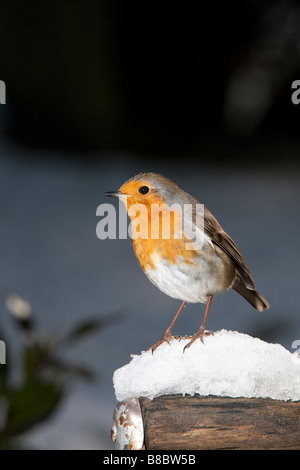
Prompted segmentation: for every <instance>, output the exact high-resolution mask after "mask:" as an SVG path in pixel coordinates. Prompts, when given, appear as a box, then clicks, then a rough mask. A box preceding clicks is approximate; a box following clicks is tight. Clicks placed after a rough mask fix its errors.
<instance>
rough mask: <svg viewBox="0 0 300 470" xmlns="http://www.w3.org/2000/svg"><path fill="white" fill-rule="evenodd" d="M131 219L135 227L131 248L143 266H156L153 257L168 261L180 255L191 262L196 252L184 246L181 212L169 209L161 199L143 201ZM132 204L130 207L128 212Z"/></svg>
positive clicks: (172, 262)
mask: <svg viewBox="0 0 300 470" xmlns="http://www.w3.org/2000/svg"><path fill="white" fill-rule="evenodd" d="M144 207H145V209H146V210H145V211H144V210H141V211H139V213H138V215H137V216H136V218H133V217H132V214H131V221H132V227H133V231H134V235H135V236H134V237H133V239H132V244H133V249H134V252H135V254H136V257H137V259H138V261H139V264H140V265H141V267H142V269H143V270H144V271H145V272H146V271H147V270H148V269H156V266H155V263H154V259H157V258H160V259H162V260H165V261H167V262H168V263H170V264H175V263H176V262H177V261H178V260H179V259H180V260H183V259H184V260H185V262H186V263H191V262H192V261H193V260H194V259H195V258H196V256H197V252H196V251H195V250H187V249H186V245H187V243H188V241H189V240H188V239H187V237H186V236H185V234H184V233H183V231H182V213H181V212H179V211H175V210H170V208H168V206H166V205H165V204H163V203H157V202H156V203H154V204H151V205H148V204H147V205H145V206H144ZM131 208H132V206H131V207H130V208H129V215H130V213H131V210H130V209H131Z"/></svg>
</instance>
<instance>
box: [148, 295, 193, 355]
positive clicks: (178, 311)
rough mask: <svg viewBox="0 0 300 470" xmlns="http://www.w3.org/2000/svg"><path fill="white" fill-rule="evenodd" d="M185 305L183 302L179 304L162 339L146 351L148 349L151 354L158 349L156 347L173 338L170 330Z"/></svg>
mask: <svg viewBox="0 0 300 470" xmlns="http://www.w3.org/2000/svg"><path fill="white" fill-rule="evenodd" d="M185 304H186V302H185V301H183V302H181V304H180V307H179V309H178V310H177V312H176V313H175V316H174V318H173V320H172V321H171V323H170V325H169V326H168V328H167V329H166V331H165V332H164V334H163V337H162V338H161V339H159V340H158V341H157V342H156V343H154V344H153V346H150V348H148V351H149V350H150V349H152V354H153V352H154V351H155V349H156V348H158V346H160V345H161V344H162V343H164V342H165V341H167V342H168V343H169V342H170V340H171V339H172V338H173V336H172V335H171V330H172V328H173V326H174V323H175V322H176V320H177V318H178V317H179V314H180V312H181V310H182V309H183V307H184V306H185Z"/></svg>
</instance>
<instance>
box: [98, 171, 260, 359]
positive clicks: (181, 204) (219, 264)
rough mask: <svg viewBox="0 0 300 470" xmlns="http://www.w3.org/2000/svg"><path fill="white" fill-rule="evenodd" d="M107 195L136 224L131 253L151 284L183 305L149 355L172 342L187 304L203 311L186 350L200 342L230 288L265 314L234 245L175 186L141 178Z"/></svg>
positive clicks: (142, 175) (211, 218)
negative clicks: (214, 305) (213, 307)
mask: <svg viewBox="0 0 300 470" xmlns="http://www.w3.org/2000/svg"><path fill="white" fill-rule="evenodd" d="M105 195H107V196H111V197H116V198H119V199H121V200H122V201H123V202H124V203H125V204H126V207H127V211H128V215H129V217H130V219H131V222H132V224H133V222H134V221H137V220H138V225H139V227H138V226H136V227H135V236H134V237H132V243H133V249H134V252H135V255H136V257H137V259H138V262H139V264H140V266H141V267H142V269H143V271H144V272H145V274H146V275H147V276H148V278H149V279H150V281H151V282H152V283H153V284H154V285H155V286H156V287H158V289H160V290H161V291H162V292H164V293H165V294H167V295H169V296H170V297H173V298H175V299H179V300H181V301H182V302H181V305H180V307H179V309H178V311H177V312H176V314H175V316H174V318H173V320H172V322H171V324H170V325H169V327H168V328H167V329H166V331H165V333H164V335H163V337H162V338H161V339H160V340H159V341H157V342H156V343H155V344H154V345H153V346H151V348H152V352H153V351H154V350H155V349H156V348H157V347H158V346H159V345H160V344H162V343H163V342H164V341H170V339H171V338H172V335H171V330H172V327H173V325H174V323H175V321H176V319H177V318H178V316H179V314H180V312H181V310H182V309H183V307H184V306H185V304H186V303H187V302H191V303H196V302H200V303H206V307H205V312H204V317H203V321H202V323H201V326H200V328H199V330H198V331H197V333H196V334H195V335H193V336H192V337H191V341H190V342H189V343H188V344H187V345H186V346H185V349H186V348H188V347H190V346H191V344H192V343H193V342H194V341H195V340H196V339H197V338H200V339H201V341H202V342H203V335H204V334H205V333H204V326H205V321H206V317H207V314H208V310H209V306H210V303H211V300H212V298H213V296H214V295H216V294H220V293H222V292H224V291H226V290H227V289H229V288H233V289H234V290H235V291H236V292H238V293H239V294H240V295H242V296H243V297H244V298H245V299H246V300H248V302H250V304H251V305H252V306H253V307H254V308H255V309H256V310H258V311H260V312H261V311H262V310H264V309H267V308H269V304H268V302H267V301H266V300H265V299H264V298H263V296H262V295H261V294H260V293H259V292H257V290H256V288H255V284H254V281H253V278H252V276H251V274H250V271H249V269H248V267H247V265H246V263H245V261H244V259H243V257H242V255H241V254H240V252H239V250H238V248H237V246H236V244H235V243H234V241H233V240H232V239H231V238H230V237H229V235H227V233H225V232H224V230H223V229H222V227H221V225H220V224H219V223H218V222H217V220H216V219H215V217H214V216H213V215H212V214H211V213H210V212H209V210H207V209H206V208H205V207H204V206H203V205H202V204H200V203H199V202H198V201H197V200H196V199H195V198H194V197H193V196H191V195H190V194H188V193H186V192H185V191H183V190H182V189H181V188H179V187H178V186H177V185H176V184H175V183H173V181H171V180H169V179H167V178H165V177H164V176H162V175H159V174H156V173H140V174H138V175H136V176H133V177H132V178H130V179H129V180H127V181H126V182H125V183H124V184H123V185H122V186H121V187H120V189H119V190H118V191H112V192H106V193H105ZM144 209H145V210H144ZM185 214H188V215H189V216H190V223H189V224H185V223H183V215H185ZM192 237H194V242H193V245H192V248H191V245H190V241H191V240H192ZM149 349H150V348H149Z"/></svg>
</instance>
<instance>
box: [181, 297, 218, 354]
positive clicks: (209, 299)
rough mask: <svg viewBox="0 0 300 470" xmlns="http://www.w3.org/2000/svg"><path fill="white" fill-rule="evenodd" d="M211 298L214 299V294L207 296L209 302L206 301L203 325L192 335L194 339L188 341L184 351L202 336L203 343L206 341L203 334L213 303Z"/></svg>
mask: <svg viewBox="0 0 300 470" xmlns="http://www.w3.org/2000/svg"><path fill="white" fill-rule="evenodd" d="M211 299H212V295H209V296H208V298H207V302H206V307H205V312H204V316H203V320H202V323H201V326H200V328H199V330H198V331H197V333H196V334H195V335H194V336H192V339H191V341H190V342H189V343H187V344H186V345H185V346H184V348H183V352H184V351H185V350H186V349H188V348H189V347H190V346H191V345H192V344H193V342H194V341H196V339H198V338H200V339H201V341H202V343H204V341H203V336H204V326H205V322H206V317H207V314H208V310H209V306H210V303H211Z"/></svg>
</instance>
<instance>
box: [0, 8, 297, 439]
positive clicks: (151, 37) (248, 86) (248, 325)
mask: <svg viewBox="0 0 300 470" xmlns="http://www.w3.org/2000/svg"><path fill="white" fill-rule="evenodd" d="M0 24H1V29H0V51H1V61H0V80H3V81H4V82H5V84H6V104H5V105H0V139H1V140H0V218H1V224H0V253H1V255H0V258H1V272H0V283H1V284H0V290H1V289H2V290H3V293H4V292H5V291H6V289H10V290H15V291H17V292H19V293H20V294H22V295H24V296H25V297H26V298H27V299H29V301H30V302H31V303H32V305H33V309H34V311H35V312H36V317H37V322H38V324H39V328H40V333H41V334H49V332H53V335H56V336H59V335H60V334H62V333H63V332H65V331H67V330H68V328H70V327H72V325H73V323H74V322H75V321H79V320H82V319H85V318H87V317H88V316H93V318H95V317H96V318H100V319H101V318H105V319H107V318H108V317H109V316H110V315H112V316H114V315H116V313H117V317H118V320H117V321H115V322H112V323H109V324H108V326H107V327H106V328H104V329H103V331H102V330H100V331H98V332H96V333H95V335H94V336H93V337H91V338H90V339H86V340H85V341H84V342H83V344H82V346H80V347H79V348H77V349H76V351H73V352H69V353H67V356H68V354H70V358H71V359H76V360H81V361H83V363H84V364H86V365H87V366H88V367H91V368H92V369H93V370H94V371H95V372H96V374H97V375H98V376H99V377H98V380H97V381H96V383H93V384H85V383H84V384H83V383H78V384H77V383H76V385H74V386H73V388H72V389H71V391H70V394H69V398H68V400H67V399H66V400H64V403H63V405H61V406H60V407H59V409H58V411H57V412H56V413H55V414H54V415H53V416H51V418H49V420H47V422H44V423H43V424H41V425H40V426H38V427H35V428H33V429H32V430H31V431H30V432H28V433H27V434H26V435H25V441H24V442H25V444H24V445H25V446H28V447H35V448H109V446H111V443H110V440H109V429H110V425H111V420H112V411H113V407H114V406H115V403H116V402H115V399H114V391H113V386H112V374H113V371H114V370H115V369H116V368H117V367H120V366H122V365H123V364H125V363H127V362H128V361H129V360H130V356H129V355H130V354H131V353H134V354H138V353H139V352H140V351H141V350H142V349H146V348H147V347H148V346H149V345H150V344H152V343H153V342H154V341H156V340H157V339H158V338H159V337H160V336H161V335H162V333H163V331H164V329H165V327H166V326H167V325H168V323H169V321H170V319H171V317H172V315H173V314H174V312H175V310H176V308H177V303H176V301H174V300H172V299H169V298H168V297H166V296H165V295H164V294H162V293H160V292H159V291H158V290H157V289H155V287H154V286H152V285H151V284H150V283H149V281H148V280H147V278H146V277H145V276H144V275H143V274H142V272H141V270H140V268H139V267H138V264H137V262H136V260H135V258H134V255H133V253H132V249H131V246H130V241H129V240H105V241H100V240H98V239H97V237H96V232H95V229H96V224H97V221H98V220H97V218H96V208H97V206H98V205H99V204H101V203H102V202H111V201H105V198H104V196H103V193H104V191H107V190H115V189H118V187H119V186H120V185H121V184H122V183H123V182H124V181H125V180H126V179H127V178H129V177H130V176H132V175H133V174H135V173H138V172H140V171H155V172H160V173H163V174H164V175H165V176H168V177H170V178H171V179H173V180H174V181H176V182H177V183H178V184H179V185H180V186H181V187H183V189H185V190H187V191H189V192H191V193H192V194H193V195H194V196H195V197H197V198H198V199H199V200H200V201H201V202H203V203H204V204H205V205H206V206H207V207H208V208H209V209H210V210H211V211H212V212H213V213H214V215H215V216H216V217H217V218H218V220H219V222H220V223H221V224H222V225H223V227H224V229H225V230H226V231H227V232H228V233H229V234H230V235H231V236H232V237H233V239H234V240H235V241H236V243H237V244H238V246H239V248H240V249H241V252H242V254H243V255H244V256H245V258H246V261H247V262H248V264H249V267H250V269H251V271H252V273H253V276H254V278H255V280H256V284H257V288H258V290H259V291H261V292H262V294H263V295H264V296H265V297H266V298H267V299H268V301H269V302H270V304H271V308H270V310H269V311H268V312H264V313H262V314H258V313H256V312H255V311H254V310H252V309H251V307H250V306H249V305H248V304H247V303H246V302H245V301H244V300H243V299H241V298H239V297H238V296H237V295H236V294H234V293H233V292H230V293H226V294H224V296H220V297H219V298H217V299H215V300H214V305H213V308H212V309H211V312H210V316H209V318H208V322H207V327H208V328H211V329H220V328H227V329H236V330H238V331H241V332H244V333H248V334H252V335H255V336H258V337H260V338H262V339H264V340H267V341H271V342H279V343H281V344H283V345H284V346H285V347H286V348H287V349H289V350H290V351H292V352H293V349H292V342H293V341H294V340H297V339H299V337H300V317H299V296H298V290H299V287H298V286H299V281H298V272H299V254H300V250H299V243H298V233H299V229H300V218H299V202H300V198H299V196H300V186H299V182H300V166H299V156H300V138H299V137H300V134H299V125H300V105H299V106H297V105H294V104H293V103H292V100H291V96H292V93H293V91H294V90H292V82H293V81H294V80H297V79H300V7H299V4H298V3H297V2H295V1H280V0H278V1H264V2H260V1H259V0H252V1H250V0H248V1H244V2H241V3H240V4H238V3H236V2H226V3H224V2H223V3H221V2H220V4H215V3H211V4H208V5H207V4H206V5H203V4H192V3H185V4H182V3H178V4H174V3H172V4H171V3H170V4H162V2H157V3H156V2H142V3H141V2H131V1H129V2H118V1H113V0H111V1H108V0H102V1H99V0H90V1H88V2H87V1H85V2H83V1H79V0H74V1H72V2H71V1H66V0H60V1H57V0H52V1H51V2H50V1H44V2H38V1H36V0H32V1H29V2H21V1H20V0H10V1H9V2H7V1H4V0H1V1H0ZM3 295H4V294H3ZM202 310H203V306H201V305H193V306H189V307H188V308H186V309H185V311H184V312H183V314H182V316H181V318H180V319H179V320H178V326H177V329H178V332H179V333H181V334H185V333H189V334H190V333H192V332H194V331H196V329H198V327H199V322H200V319H201V316H202ZM114 318H115V317H114ZM0 325H2V326H5V327H6V329H7V330H9V332H8V337H11V340H10V344H11V349H12V350H17V349H18V347H19V343H18V335H16V333H15V332H14V331H13V328H11V327H10V324H9V320H8V313H7V312H6V310H5V307H4V302H3V307H2V308H1V310H0ZM0 339H1V338H0ZM0 367H3V366H0Z"/></svg>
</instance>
